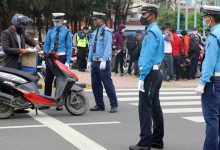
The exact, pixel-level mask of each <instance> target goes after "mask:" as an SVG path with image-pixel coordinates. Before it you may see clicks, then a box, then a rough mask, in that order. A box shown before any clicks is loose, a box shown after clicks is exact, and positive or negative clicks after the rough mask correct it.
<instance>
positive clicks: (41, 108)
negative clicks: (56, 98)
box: [38, 106, 50, 110]
mask: <svg viewBox="0 0 220 150" xmlns="http://www.w3.org/2000/svg"><path fill="white" fill-rule="evenodd" d="M49 108H50V107H49V106H40V107H38V109H39V110H44V109H49Z"/></svg>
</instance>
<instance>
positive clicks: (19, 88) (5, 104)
mask: <svg viewBox="0 0 220 150" xmlns="http://www.w3.org/2000/svg"><path fill="white" fill-rule="evenodd" d="M58 58H59V56H58V55H57V54H56V53H55V52H53V51H50V52H49V53H47V54H46V55H44V59H45V62H46V64H47V65H48V66H49V68H50V69H51V70H52V71H53V73H54V74H55V76H56V91H55V95H54V97H49V96H45V95H42V94H40V92H39V90H38V88H37V82H38V80H39V78H37V77H36V76H32V75H30V74H29V73H27V72H23V71H20V70H17V69H12V68H6V67H0V118H9V117H10V116H12V115H13V113H14V110H15V109H28V108H31V109H35V110H36V114H38V107H40V106H54V107H56V106H62V105H65V107H66V110H67V111H68V112H69V113H70V114H72V115H82V114H84V113H85V112H86V111H87V110H88V107H89V102H88V99H87V98H86V96H85V94H84V93H83V88H81V87H79V86H78V85H76V81H78V77H77V76H76V75H75V74H74V73H73V72H72V71H71V70H70V69H68V68H67V67H66V66H65V65H64V64H62V63H61V62H60V61H59V60H58Z"/></svg>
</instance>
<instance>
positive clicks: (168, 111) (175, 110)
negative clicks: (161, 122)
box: [130, 103, 202, 114]
mask: <svg viewBox="0 0 220 150" xmlns="http://www.w3.org/2000/svg"><path fill="white" fill-rule="evenodd" d="M130 104H131V105H134V106H138V103H130ZM162 109H163V113H164V114H176V113H195V112H202V108H162Z"/></svg>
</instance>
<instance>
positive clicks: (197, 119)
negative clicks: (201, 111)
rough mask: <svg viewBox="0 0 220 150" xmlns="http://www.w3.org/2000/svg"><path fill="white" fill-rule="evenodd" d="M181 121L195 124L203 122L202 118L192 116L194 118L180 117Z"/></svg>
mask: <svg viewBox="0 0 220 150" xmlns="http://www.w3.org/2000/svg"><path fill="white" fill-rule="evenodd" d="M182 118H183V119H186V120H190V121H193V122H196V123H200V122H205V120H204V118H203V116H194V117H182Z"/></svg>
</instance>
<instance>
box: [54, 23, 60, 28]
mask: <svg viewBox="0 0 220 150" xmlns="http://www.w3.org/2000/svg"><path fill="white" fill-rule="evenodd" d="M61 26H62V23H61V22H54V27H56V28H59V27H61Z"/></svg>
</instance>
